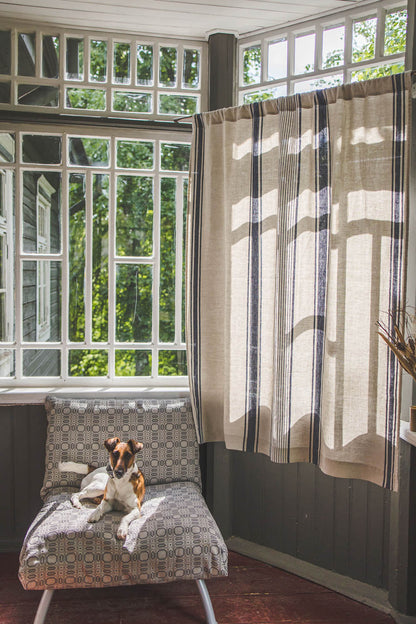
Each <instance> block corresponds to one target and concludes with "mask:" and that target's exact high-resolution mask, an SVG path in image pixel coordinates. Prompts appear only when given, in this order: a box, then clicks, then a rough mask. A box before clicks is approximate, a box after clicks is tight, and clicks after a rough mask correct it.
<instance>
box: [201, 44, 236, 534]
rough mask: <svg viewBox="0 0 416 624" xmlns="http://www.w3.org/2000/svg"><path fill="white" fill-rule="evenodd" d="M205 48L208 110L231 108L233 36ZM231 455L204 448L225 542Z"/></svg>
mask: <svg viewBox="0 0 416 624" xmlns="http://www.w3.org/2000/svg"><path fill="white" fill-rule="evenodd" d="M208 46H209V53H208V54H209V109H210V110H216V109H218V108H226V107H228V106H234V104H235V94H236V58H237V55H236V50H237V40H236V38H235V36H234V35H230V34H227V33H216V34H215V35H211V36H210V37H209V39H208ZM231 461H232V453H231V452H230V451H227V450H226V449H225V447H224V444H223V443H220V442H214V443H210V444H207V491H206V496H207V502H208V505H209V507H210V509H211V512H212V514H213V516H214V518H215V520H216V522H217V524H218V526H219V528H220V530H221V532H222V534H223V536H224V538H225V539H227V538H228V537H230V536H231V535H232V464H231Z"/></svg>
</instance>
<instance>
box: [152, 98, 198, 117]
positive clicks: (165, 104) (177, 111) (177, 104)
mask: <svg viewBox="0 0 416 624" xmlns="http://www.w3.org/2000/svg"><path fill="white" fill-rule="evenodd" d="M198 110H199V100H198V98H197V97H194V96H191V95H167V94H160V95H159V113H160V114H162V115H193V114H194V113H197V112H198Z"/></svg>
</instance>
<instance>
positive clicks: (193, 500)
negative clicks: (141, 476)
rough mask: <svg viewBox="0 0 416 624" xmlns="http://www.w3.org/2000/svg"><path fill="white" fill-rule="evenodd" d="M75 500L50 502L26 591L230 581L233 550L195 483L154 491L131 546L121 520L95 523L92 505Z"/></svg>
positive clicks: (34, 539)
mask: <svg viewBox="0 0 416 624" xmlns="http://www.w3.org/2000/svg"><path fill="white" fill-rule="evenodd" d="M71 493H72V492H66V493H60V494H52V495H51V496H49V497H48V498H47V500H46V502H45V504H44V506H43V507H42V509H41V511H40V512H39V514H38V515H37V516H36V518H35V520H34V521H33V523H32V525H31V527H30V528H29V530H28V533H27V535H26V538H25V542H24V544H23V547H22V551H21V554H20V569H19V578H20V580H21V582H22V585H23V586H24V587H25V589H40V590H44V589H50V588H53V589H69V588H73V587H110V586H115V585H134V584H138V583H163V582H169V581H174V580H185V579H206V578H210V577H218V576H226V575H227V547H226V545H225V543H224V540H223V538H222V536H221V534H220V532H219V530H218V527H217V525H216V523H215V521H214V519H213V518H212V516H211V514H210V512H209V511H208V508H207V506H206V504H205V501H204V499H203V498H202V495H201V492H200V489H199V487H198V485H196V484H195V483H191V482H183V481H181V482H177V483H170V484H159V485H153V486H152V485H150V486H147V488H146V496H145V500H144V503H143V505H142V515H141V517H140V519H139V520H135V521H134V522H132V523H131V524H130V526H129V532H128V535H127V538H126V540H125V541H124V542H123V541H120V540H118V539H117V537H116V533H117V528H118V525H119V523H120V520H121V517H122V513H121V512H117V511H112V512H110V513H108V514H106V515H105V516H104V517H103V518H102V519H101V520H100V521H99V522H97V523H94V524H91V523H88V522H87V520H88V517H89V515H90V514H91V510H92V509H93V508H94V505H93V504H89V503H88V504H85V505H84V506H83V508H82V509H76V508H74V507H73V506H72V504H71V501H70V496H71Z"/></svg>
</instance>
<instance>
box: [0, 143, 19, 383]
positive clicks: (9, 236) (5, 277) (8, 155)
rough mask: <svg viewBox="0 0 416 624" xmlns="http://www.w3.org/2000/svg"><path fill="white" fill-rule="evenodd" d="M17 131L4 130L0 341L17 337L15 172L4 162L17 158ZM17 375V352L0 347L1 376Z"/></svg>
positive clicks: (0, 205) (0, 203)
mask: <svg viewBox="0 0 416 624" xmlns="http://www.w3.org/2000/svg"><path fill="white" fill-rule="evenodd" d="M14 157H15V141H14V134H12V133H0V342H9V341H12V340H13V334H14V322H13V319H14V316H13V291H14V265H13V242H14V231H13V202H14V197H13V187H14V184H13V175H14V174H13V171H12V170H10V169H7V168H5V167H3V164H5V163H10V162H13V161H14ZM13 374H14V354H13V351H11V350H10V349H1V348H0V376H2V377H9V376H10V375H13Z"/></svg>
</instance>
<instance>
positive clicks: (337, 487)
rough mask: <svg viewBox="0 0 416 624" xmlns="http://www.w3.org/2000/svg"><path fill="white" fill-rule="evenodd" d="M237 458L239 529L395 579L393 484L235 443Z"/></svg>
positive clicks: (368, 576) (365, 575) (303, 555)
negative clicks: (285, 460) (340, 475)
mask: <svg viewBox="0 0 416 624" xmlns="http://www.w3.org/2000/svg"><path fill="white" fill-rule="evenodd" d="M231 466H232V478H231V483H232V488H231V497H232V507H231V509H232V520H231V524H232V532H233V535H234V536H236V537H240V538H243V539H246V540H249V541H251V542H254V543H257V544H260V545H262V546H267V547H269V548H273V549H274V550H277V551H279V552H283V553H286V554H289V555H292V556H294V557H298V558H300V559H303V560H305V561H307V562H309V563H313V564H315V565H317V566H320V567H322V568H326V569H328V570H332V571H334V572H338V573H340V574H343V575H346V576H350V577H351V578H354V579H357V580H359V581H363V582H365V583H369V584H371V585H374V586H376V587H381V588H387V587H388V570H389V568H388V566H389V560H388V559H389V555H388V553H389V534H390V533H389V532H390V492H389V491H387V490H384V489H382V488H380V487H378V486H375V485H373V484H371V483H366V482H364V481H358V480H348V479H334V478H333V477H329V476H328V475H325V474H323V473H322V472H321V471H320V470H319V468H316V466H313V465H311V464H288V465H286V464H273V463H272V462H271V461H270V460H269V459H268V458H267V457H265V456H263V455H253V454H248V453H238V452H235V451H234V452H232V463H231Z"/></svg>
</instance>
